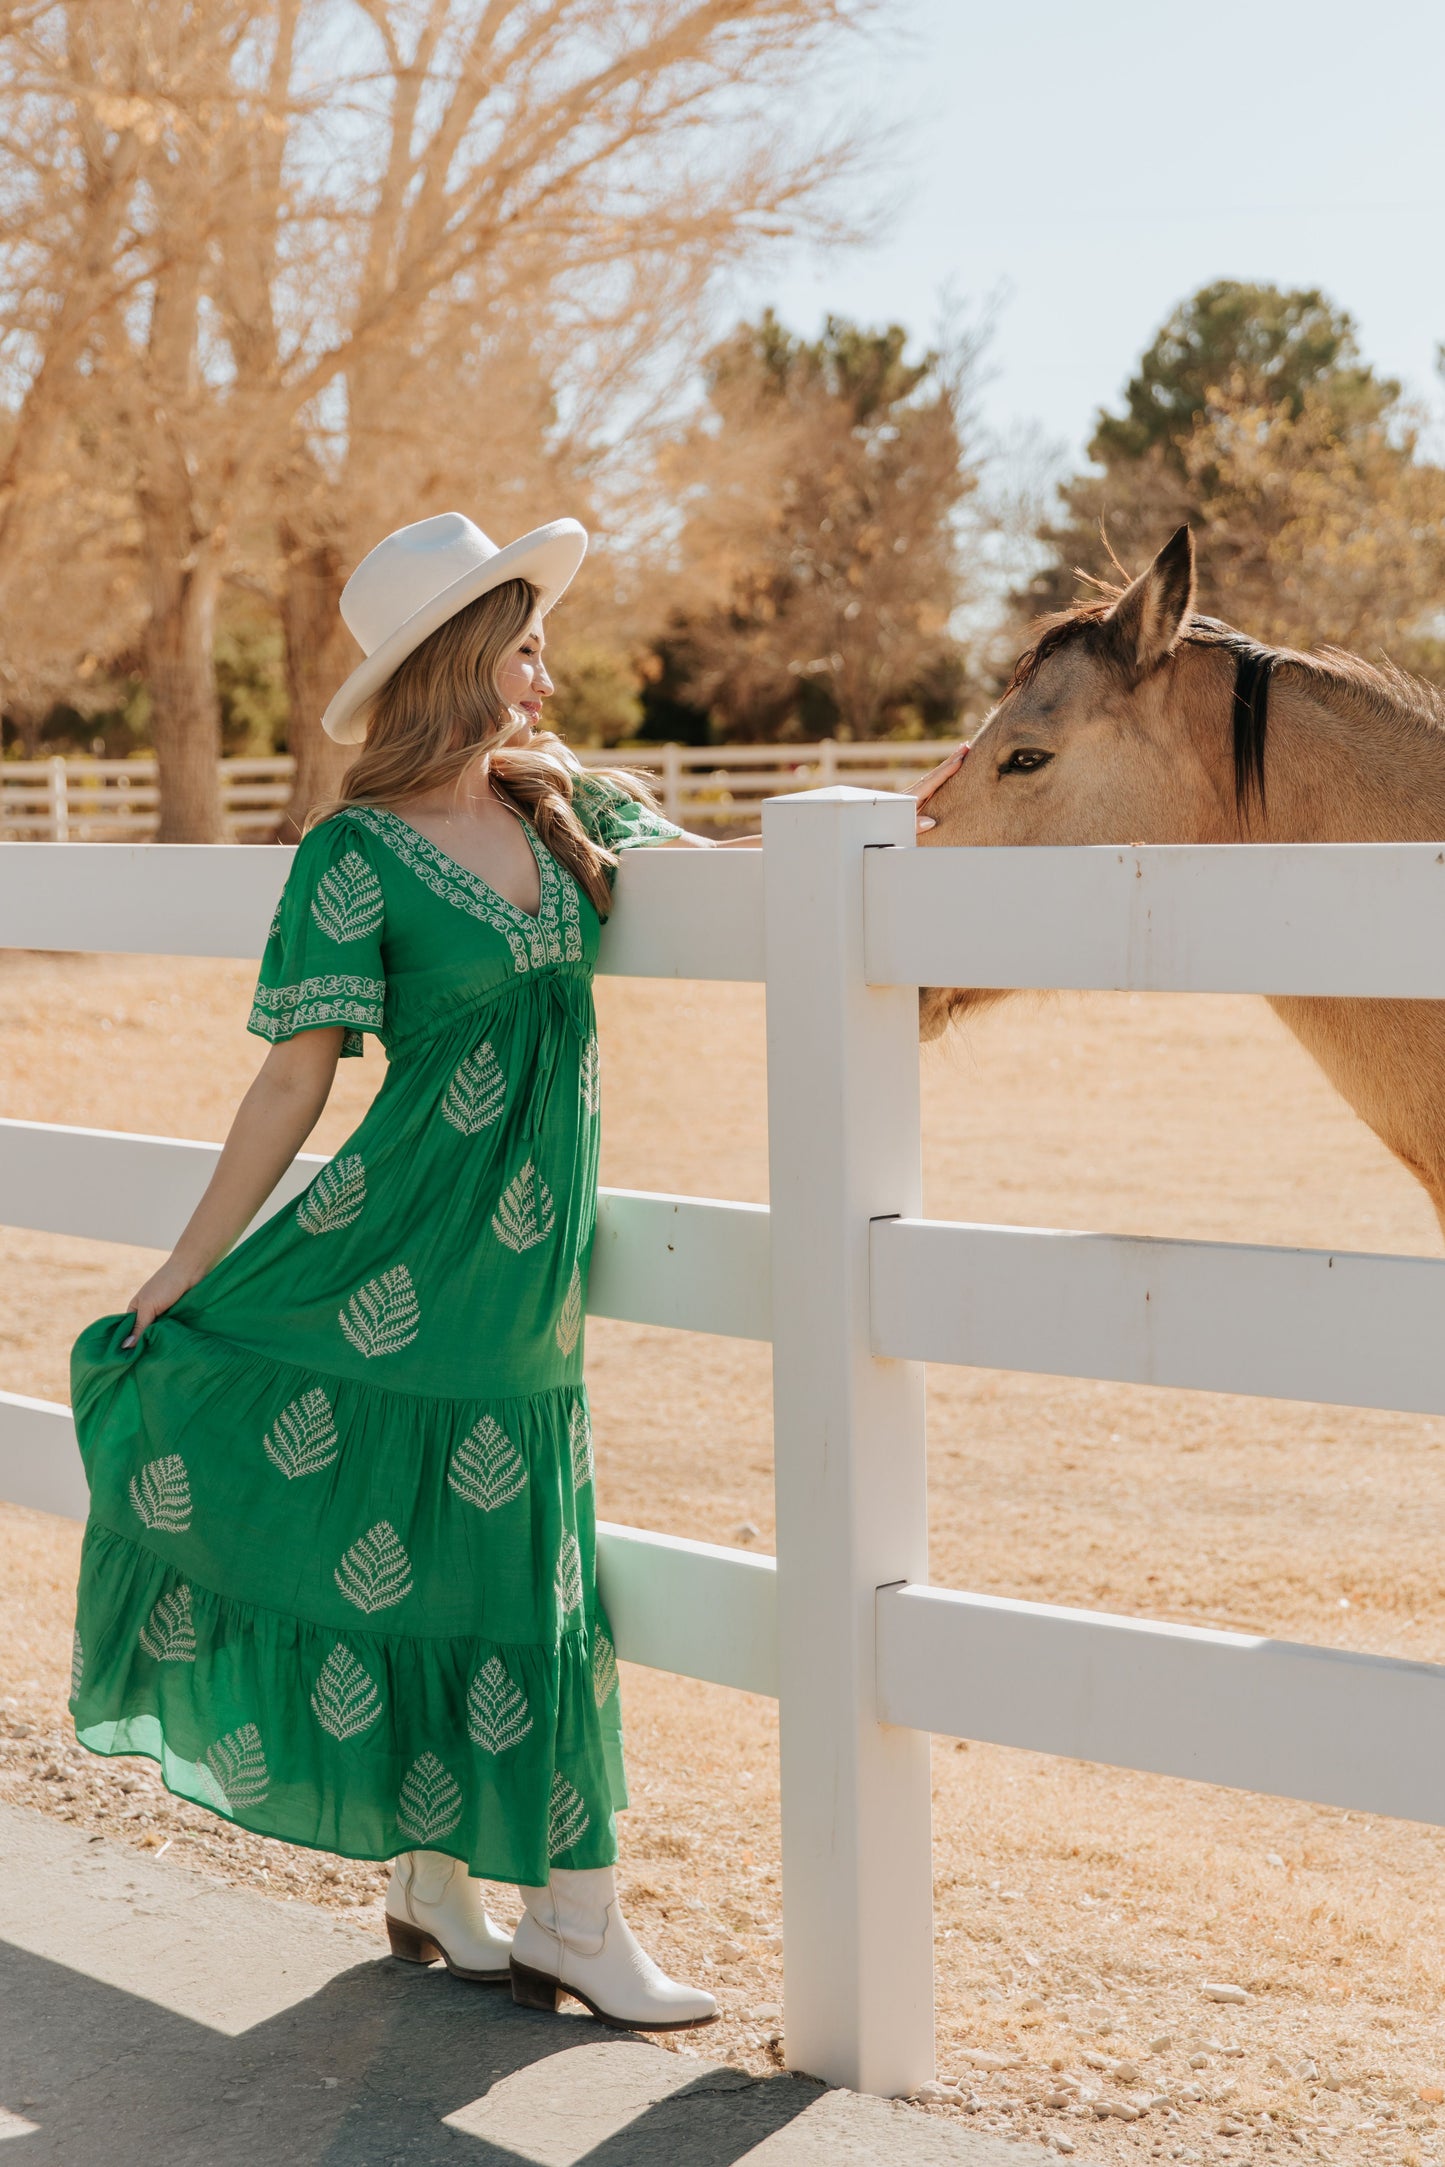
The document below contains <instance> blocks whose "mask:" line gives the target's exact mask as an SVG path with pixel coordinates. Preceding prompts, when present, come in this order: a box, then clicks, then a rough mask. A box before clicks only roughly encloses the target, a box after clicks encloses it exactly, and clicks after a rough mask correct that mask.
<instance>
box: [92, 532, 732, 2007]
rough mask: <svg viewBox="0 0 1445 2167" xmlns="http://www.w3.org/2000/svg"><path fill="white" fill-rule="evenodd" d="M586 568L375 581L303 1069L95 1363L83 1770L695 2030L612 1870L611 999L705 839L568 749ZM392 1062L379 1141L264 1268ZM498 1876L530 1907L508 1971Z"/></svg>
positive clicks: (439, 1953)
mask: <svg viewBox="0 0 1445 2167" xmlns="http://www.w3.org/2000/svg"><path fill="white" fill-rule="evenodd" d="M586 546H587V537H586V535H585V533H584V532H583V530H582V528H581V527H580V526H578V525H577V523H576V521H575V520H558V521H556V522H554V523H553V524H552V525H550V526H547V527H541V528H538V529H537V530H536V531H535V532H534V533H532V534H530V535H527V536H525V537H524V538H523V539H522V540H521V541H519V542H514V543H513V544H511V545H510V547H508V548H506V549H503V550H497V549H496V548H495V547H494V545H493V544H492V543H491V542H489V541H488V540H487V538H486V537H485V535H483V534H482V533H481V531H480V530H479V529H478V528H476V527H474V526H473V525H472V523H471V522H470V521H469V520H466V519H462V518H460V517H459V516H458V515H456V514H446V515H444V516H443V517H441V518H437V519H428V520H423V521H422V522H421V523H420V524H419V525H417V526H413V527H407V528H403V529H402V530H401V531H400V532H399V533H397V534H393V535H391V536H389V537H388V538H387V539H386V540H385V541H384V542H382V543H381V544H380V545H379V546H378V547H377V548H376V549H374V550H373V551H372V552H371V554H370V556H369V557H367V558H366V559H365V561H364V562H363V563H362V564H361V565H360V566H359V567H358V569H357V570H356V572H355V573H354V574H353V575H352V578H351V579H350V581H349V582H348V583H347V587H346V590H345V593H344V594H343V596H342V603H341V606H342V611H343V614H344V615H345V617H346V621H347V623H348V625H349V626H350V627H351V629H352V630H353V632H355V634H356V636H357V638H358V640H359V641H360V643H361V645H362V647H363V648H364V649H365V651H366V657H367V659H366V660H365V661H364V662H363V663H362V664H361V665H360V667H359V668H358V669H357V670H355V671H354V672H353V674H352V676H351V677H350V678H348V680H347V682H346V684H345V685H344V686H343V687H342V689H341V691H340V692H339V693H338V694H337V696H336V698H335V699H334V700H333V701H332V703H331V705H330V707H329V708H328V710H327V712H326V715H325V717H324V722H325V727H326V728H327V730H328V731H329V732H330V734H331V735H332V736H333V737H334V738H338V739H340V740H343V741H350V742H355V741H357V740H364V743H363V749H362V751H361V753H360V755H359V756H358V758H357V759H356V761H355V762H354V764H353V765H352V766H351V768H350V769H349V770H348V771H347V774H346V777H345V779H344V782H343V785H342V796H341V800H340V802H339V804H337V805H336V806H334V807H333V808H331V809H330V811H329V812H328V813H327V814H326V815H325V816H324V817H322V818H319V819H318V820H317V821H316V822H315V824H314V825H312V826H311V828H310V830H309V832H308V834H307V835H306V836H305V838H304V840H303V841H302V843H301V845H300V848H299V849H298V850H297V853H296V858H295V862H294V864H293V866H292V868H291V872H290V876H289V878H288V880H287V883H286V889H285V893H284V895H283V897H282V899H281V904H280V907H279V909H278V910H277V913H276V917H275V920H274V922H273V924H272V926H271V931H270V935H269V938H268V940H267V943H266V951H265V957H264V960H263V962H262V965H261V977H260V984H259V986H258V988H257V992H256V1004H255V1007H254V1009H253V1010H252V1014H251V1022H250V1028H251V1029H252V1030H253V1031H255V1032H257V1033H258V1035H259V1036H260V1037H262V1038H264V1039H266V1040H267V1041H268V1042H269V1044H270V1051H269V1053H268V1054H267V1056H266V1060H265V1062H264V1064H263V1066H262V1068H261V1070H260V1073H259V1074H258V1076H257V1078H256V1081H255V1082H254V1083H253V1084H252V1086H251V1088H250V1090H249V1091H248V1092H247V1094H246V1096H245V1098H244V1100H243V1101H242V1104H241V1107H240V1110H239V1112H238V1113H237V1116H236V1119H235V1122H234V1124H233V1126H232V1129H231V1133H230V1136H229V1138H228V1139H227V1142H226V1146H225V1149H224V1151H223V1152H222V1154H221V1157H220V1160H219V1162H218V1164H217V1167H216V1172H215V1175H214V1178H213V1179H212V1181H211V1184H210V1186H209V1188H208V1189H207V1191H206V1194H205V1196H204V1197H203V1199H202V1201H201V1203H200V1204H199V1206H198V1207H197V1209H196V1212H195V1214H194V1216H193V1217H192V1219H191V1221H190V1224H189V1225H188V1226H187V1228H186V1230H185V1232H184V1233H183V1234H182V1236H181V1238H180V1241H179V1242H178V1243H177V1245H176V1248H175V1251H174V1253H173V1254H172V1256H171V1257H170V1258H169V1260H168V1261H167V1262H166V1263H165V1264H163V1265H162V1266H161V1268H160V1270H159V1271H158V1272H156V1273H155V1275H154V1276H153V1277H152V1278H151V1279H149V1280H148V1281H147V1282H146V1284H145V1285H144V1286H143V1287H142V1288H141V1289H140V1291H139V1293H138V1294H137V1295H136V1297H135V1299H134V1300H133V1301H132V1303H131V1305H130V1308H129V1310H128V1311H127V1313H126V1314H125V1315H124V1316H122V1317H105V1318H102V1319H100V1321H99V1322H98V1323H96V1324H94V1325H92V1326H91V1327H90V1328H89V1329H88V1330H87V1331H86V1332H84V1333H83V1334H82V1335H81V1337H80V1340H79V1341H78V1342H77V1345H76V1349H75V1357H74V1394H73V1397H74V1405H75V1415H76V1426H77V1430H78V1432H79V1436H80V1442H81V1449H82V1452H83V1454H84V1456H85V1461H86V1466H87V1470H88V1473H89V1477H90V1483H91V1517H90V1522H89V1526H88V1528H87V1531H86V1541H85V1552H84V1559H83V1564H82V1568H81V1582H80V1597H79V1614H78V1620H77V1633H76V1648H75V1690H74V1696H73V1699H72V1703H71V1705H72V1710H73V1713H74V1718H75V1725H76V1732H77V1735H78V1737H79V1738H80V1740H81V1742H82V1744H84V1745H86V1746H89V1747H90V1748H92V1749H93V1750H94V1751H95V1752H97V1753H103V1754H124V1753H139V1754H145V1755H148V1756H149V1757H151V1758H152V1759H154V1760H156V1761H158V1762H159V1764H160V1766H161V1769H162V1772H163V1775H164V1778H165V1781H166V1783H167V1785H168V1786H169V1788H170V1789H171V1790H172V1791H174V1792H176V1793H178V1794H179V1795H180V1796H182V1797H185V1798H190V1799H193V1800H195V1801H197V1802H198V1803H200V1804H202V1805H205V1806H208V1807H210V1808H211V1809H212V1810H213V1811H215V1812H217V1813H219V1814H223V1815H225V1816H226V1817H228V1818H229V1819H231V1820H234V1821H236V1822H238V1823H239V1824H240V1825H241V1826H243V1827H245V1828H248V1829H252V1830H255V1831H257V1832H258V1833H260V1834H263V1835H268V1836H275V1837H280V1838H282V1839H284V1840H286V1841H288V1842H292V1843H300V1844H308V1845H314V1846H317V1847H320V1848H322V1849H324V1850H328V1851H332V1852H340V1853H343V1854H344V1855H346V1856H348V1857H352V1858H369V1859H392V1860H393V1861H394V1866H393V1871H392V1876H391V1882H390V1886H389V1888H388V1890H387V1897H386V1922H387V1931H388V1934H389V1936H390V1941H391V1947H392V1950H393V1952H394V1953H395V1954H396V1955H397V1956H399V1957H402V1958H403V1959H405V1960H407V1961H410V1962H414V1963H423V1964H425V1963H431V1962H433V1961H435V1960H436V1959H437V1958H438V1957H440V1958H441V1959H442V1961H443V1962H445V1963H446V1965H447V1966H448V1968H449V1969H450V1970H451V1971H452V1972H454V1973H456V1974H457V1975H458V1976H459V1977H461V1978H466V1979H478V1980H497V1981H502V1980H506V1979H508V1978H509V1977H510V1980H511V1986H512V1992H513V1995H514V1997H515V1998H516V1999H517V2000H518V2001H520V2002H523V2003H525V2004H526V2005H528V2006H531V2007H538V2008H555V2007H556V2005H557V1999H558V1995H559V1993H560V1992H561V1991H562V1990H564V1989H565V1990H566V1991H567V1992H569V1993H571V1994H574V1995H575V1996H576V1997H577V1998H578V1999H579V2000H581V2001H583V2002H585V2003H586V2004H587V2006H588V2007H589V2008H590V2009H591V2010H592V2011H593V2013H594V2014H595V2015H597V2016H599V2017H601V2018H602V2019H603V2021H604V2022H609V2023H616V2024H626V2025H629V2026H635V2027H641V2028H648V2029H658V2030H662V2029H672V2028H674V2027H677V2026H682V2025H692V2024H701V2023H706V2022H708V2021H709V2020H710V2019H711V2018H712V2017H713V2016H714V2015H715V2013H716V2005H715V2003H714V2001H713V1999H712V1997H711V1995H709V1994H705V1993H701V1992H698V1991H696V1990H694V1989H692V1988H690V1987H687V1986H682V1985H679V1984H678V1983H677V1982H676V1981H674V1980H671V1979H669V1978H667V1977H666V1976H665V1975H664V1974H663V1973H662V1972H661V1971H660V1970H659V1968H658V1967H657V1966H656V1965H655V1964H654V1963H653V1962H652V1961H651V1959H650V1958H649V1957H648V1956H646V1955H645V1953H644V1952H643V1951H642V1949H641V1948H640V1947H639V1945H638V1943H637V1942H636V1940H635V1938H634V1937H633V1935H632V1933H631V1931H630V1929H629V1928H628V1926H627V1925H626V1923H625V1922H624V1921H623V1919H622V1917H621V1915H620V1912H619V1909H618V1901H617V1891H616V1886H615V1882H614V1877H613V1863H614V1860H615V1858H616V1842H615V1823H614V1815H615V1813H616V1811H617V1810H618V1809H619V1808H620V1807H622V1806H624V1805H625V1804H626V1793H625V1788H624V1782H623V1772H622V1752H621V1728H620V1720H619V1712H618V1692H617V1663H616V1657H615V1654H614V1651H613V1646H612V1641H611V1638H610V1636H609V1632H608V1627H607V1620H606V1617H605V1615H604V1613H603V1610H602V1607H601V1605H600V1603H599V1601H598V1597H597V1587H596V1575H595V1570H594V1543H595V1529H594V1516H593V1497H592V1437H591V1428H590V1423H589V1418H588V1410H587V1396H586V1392H585V1389H584V1387H583V1383H582V1326H583V1302H584V1293H585V1288H586V1283H587V1263H588V1255H589V1251H590V1248H591V1243H592V1236H593V1229H594V1225H595V1218H596V1201H597V1113H598V1048H597V1036H596V1024H595V1018H594V1013H593V1006H592V989H591V977H592V967H593V963H594V961H595V958H596V953H597V937H598V928H599V924H600V921H601V919H602V917H603V916H604V915H605V913H606V909H607V903H608V881H609V877H610V875H611V874H612V872H613V871H614V869H615V866H616V862H617V853H618V852H620V851H622V850H626V849H631V848H633V847H636V846H638V845H642V844H651V843H664V842H680V841H692V840H697V839H696V838H685V837H683V835H682V833H681V831H680V830H679V829H677V828H675V827H673V826H672V825H671V824H670V823H669V822H667V821H665V820H663V819H661V818H660V817H659V815H658V814H657V812H656V811H655V810H654V809H653V807H652V805H651V803H650V801H649V799H648V797H647V794H646V793H645V791H643V790H642V789H641V788H640V786H639V785H637V784H636V783H635V782H633V781H631V780H629V779H628V778H626V777H622V776H615V775H612V776H598V775H596V774H592V775H587V774H584V773H583V772H582V771H581V770H579V769H578V767H577V766H576V765H575V763H574V762H573V761H572V760H571V759H570V757H569V756H567V755H566V754H565V752H564V751H563V749H562V748H561V746H560V745H559V744H558V742H557V741H556V740H555V739H544V740H542V741H541V742H540V743H534V742H533V741H532V732H533V730H534V728H535V727H536V725H537V723H538V722H539V721H540V719H541V713H542V703H543V701H544V700H545V699H546V698H547V697H548V695H549V694H550V692H551V690H552V686H551V682H550V680H549V678H548V676H547V670H546V664H545V662H544V660H543V625H542V620H543V618H544V616H545V615H546V612H547V611H548V610H549V609H550V607H551V605H552V604H553V603H554V602H555V601H556V600H557V598H558V596H559V595H560V594H561V593H562V592H563V590H564V589H565V588H566V586H567V585H568V583H569V581H570V580H571V578H572V576H573V574H574V573H575V571H576V570H577V567H578V565H579V564H580V563H581V560H582V556H583V553H584V551H585V549H586ZM367 1031H371V1032H373V1033H375V1034H376V1035H377V1036H378V1037H380V1038H381V1040H382V1043H383V1044H384V1046H385V1047H386V1051H387V1057H388V1069H387V1075H386V1079H385V1082H384V1083H383V1085H382V1087H381V1090H380V1091H379V1093H378V1094H377V1097H376V1099H375V1102H374V1103H373V1105H372V1107H371V1109H370V1111H369V1112H368V1113H367V1114H366V1116H365V1118H364V1119H363V1121H362V1123H361V1125H360V1127H359V1128H358V1129H357V1130H356V1131H355V1133H354V1134H353V1135H352V1136H351V1137H349V1138H348V1140H347V1141H346V1143H345V1144H343V1145H342V1147H341V1149H340V1151H339V1152H338V1153H337V1154H336V1156H335V1157H334V1158H333V1159H332V1160H331V1161H330V1162H329V1163H328V1164H327V1165H326V1166H325V1167H323V1168H322V1170H321V1172H320V1173H319V1174H318V1175H317V1177H316V1179H315V1180H314V1181H313V1182H312V1184H311V1186H310V1188H309V1189H308V1190H307V1191H306V1193H305V1195H304V1196H303V1197H302V1198H301V1200H300V1202H299V1203H290V1204H287V1205H284V1206H283V1207H282V1208H281V1209H280V1210H279V1211H277V1212H275V1213H273V1214H272V1215H271V1217H270V1218H268V1219H267V1220H266V1221H265V1223H264V1224H263V1225H262V1226H260V1227H259V1228H257V1230H256V1231H255V1232H254V1233H252V1234H250V1235H249V1236H247V1237H246V1238H245V1239H244V1240H241V1239H240V1237H241V1235H242V1233H243V1230H244V1229H245V1228H246V1226H247V1225H248V1224H249V1223H250V1221H251V1220H252V1218H253V1217H254V1215H255V1214H256V1212H257V1211H258V1209H259V1208H260V1207H261V1205H262V1204H263V1203H264V1202H265V1200H266V1198H267V1197H268V1196H269V1195H270V1193H271V1191H272V1189H273V1188H274V1186H275V1184H276V1182H277V1181H278V1179H279V1178H280V1176H281V1175H282V1173H283V1172H284V1170H285V1169H286V1167H287V1166H289V1164H290V1163H291V1160H292V1159H293V1157H294V1156H295V1154H296V1152H297V1151H298V1150H299V1149H300V1147H301V1145H302V1144H303V1143H304V1141H305V1139H306V1137H307V1136H308V1135H309V1134H310V1132H311V1130H312V1128H313V1127H314V1125H315V1123H316V1120H317V1118H318V1116H319V1115H320V1113H321V1110H322V1107H323V1106H324V1105H325V1103H326V1097H327V1093H328V1091H329V1089H330V1086H331V1082H332V1078H333V1076H334V1073H335V1068H336V1063H337V1060H338V1058H341V1057H343V1056H347V1055H354V1054H359V1053H360V1052H361V1051H362V1038H363V1034H364V1033H365V1032H367ZM233 1245H234V1246H233ZM474 1877H480V1878H483V1879H487V1880H500V1881H516V1882H517V1883H519V1884H520V1886H521V1892H522V1898H523V1902H524V1906H525V1910H524V1915H523V1918H522V1921H521V1923H520V1925H519V1927H518V1929H517V1933H516V1937H515V1939H514V1940H509V1937H508V1936H507V1935H506V1934H505V1933H504V1932H503V1931H502V1930H501V1929H500V1928H499V1927H497V1926H496V1925H495V1924H494V1923H493V1922H492V1920H491V1919H489V1918H488V1916H487V1914H486V1911H485V1909H484V1907H483V1904H482V1901H481V1895H480V1891H479V1888H478V1882H477V1879H476V1878H474Z"/></svg>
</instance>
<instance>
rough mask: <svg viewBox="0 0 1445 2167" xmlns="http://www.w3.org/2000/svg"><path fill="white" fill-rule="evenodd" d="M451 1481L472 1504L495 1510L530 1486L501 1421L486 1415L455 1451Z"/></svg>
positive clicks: (519, 1458)
mask: <svg viewBox="0 0 1445 2167" xmlns="http://www.w3.org/2000/svg"><path fill="white" fill-rule="evenodd" d="M447 1481H448V1483H449V1484H450V1486H451V1487H452V1489H454V1490H455V1491H456V1493H457V1496H458V1497H464V1498H465V1499H466V1501H467V1503H468V1504H469V1505H477V1506H479V1507H480V1508H481V1510H482V1511H483V1512H495V1511H496V1509H497V1507H498V1506H499V1505H509V1504H510V1503H511V1501H512V1499H513V1498H514V1497H517V1496H519V1495H520V1494H521V1492H522V1491H523V1490H525V1489H526V1487H527V1470H526V1468H525V1466H524V1465H523V1464H522V1455H521V1453H520V1452H519V1451H518V1450H517V1448H516V1446H515V1445H514V1444H513V1443H512V1440H511V1438H510V1437H509V1436H508V1435H507V1433H506V1431H505V1430H504V1429H503V1428H502V1425H501V1423H500V1422H496V1421H494V1420H493V1418H492V1417H491V1416H490V1415H483V1416H482V1419H481V1421H480V1422H478V1423H476V1424H475V1425H474V1426H473V1428H472V1429H470V1430H469V1431H468V1432H467V1434H466V1436H465V1437H464V1438H463V1439H462V1441H461V1443H460V1444H459V1445H458V1446H457V1449H456V1451H455V1452H454V1453H453V1454H452V1457H451V1465H450V1466H449V1467H448V1469H447Z"/></svg>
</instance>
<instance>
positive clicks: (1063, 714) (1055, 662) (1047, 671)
mask: <svg viewBox="0 0 1445 2167" xmlns="http://www.w3.org/2000/svg"><path fill="white" fill-rule="evenodd" d="M1110 682H1111V678H1110V673H1109V670H1108V668H1107V667H1106V665H1105V663H1104V660H1103V658H1102V657H1101V656H1099V655H1096V654H1095V653H1094V652H1093V651H1092V648H1091V646H1090V644H1089V643H1088V642H1087V641H1085V640H1083V639H1068V640H1064V641H1063V642H1062V643H1061V644H1060V645H1059V646H1058V647H1056V648H1055V649H1054V650H1053V652H1052V654H1046V655H1045V656H1043V658H1042V659H1041V661H1040V662H1039V663H1038V664H1037V666H1036V667H1035V669H1034V670H1033V672H1032V673H1031V675H1030V676H1029V678H1028V679H1027V681H1026V682H1025V683H1024V684H1022V685H1020V686H1019V688H1018V690H1017V692H1016V693H1015V694H1014V696H1013V699H1012V701H1011V702H1010V705H1011V706H1012V708H1013V710H1014V712H1015V713H1016V714H1017V715H1018V716H1019V717H1020V718H1023V717H1026V716H1036V717H1038V718H1040V719H1043V718H1045V717H1048V716H1051V715H1052V716H1057V717H1058V718H1059V719H1060V720H1067V717H1068V715H1069V712H1070V710H1071V709H1072V710H1075V711H1076V710H1077V709H1078V707H1079V706H1080V705H1081V704H1082V703H1083V702H1085V701H1092V699H1093V698H1094V697H1095V696H1096V695H1097V694H1098V693H1099V692H1100V691H1102V690H1103V689H1104V687H1105V686H1106V685H1108V684H1109V683H1110Z"/></svg>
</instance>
